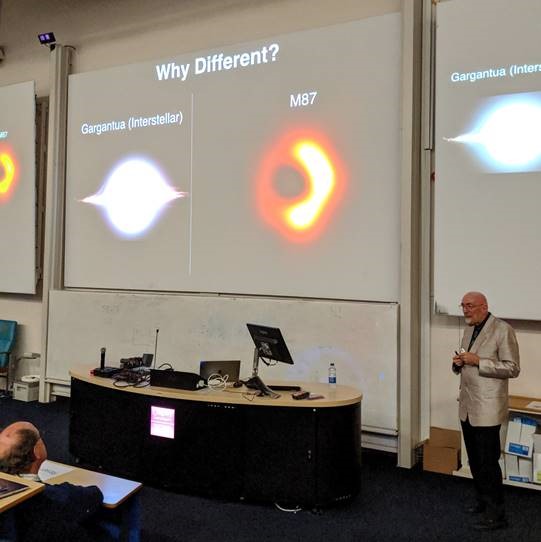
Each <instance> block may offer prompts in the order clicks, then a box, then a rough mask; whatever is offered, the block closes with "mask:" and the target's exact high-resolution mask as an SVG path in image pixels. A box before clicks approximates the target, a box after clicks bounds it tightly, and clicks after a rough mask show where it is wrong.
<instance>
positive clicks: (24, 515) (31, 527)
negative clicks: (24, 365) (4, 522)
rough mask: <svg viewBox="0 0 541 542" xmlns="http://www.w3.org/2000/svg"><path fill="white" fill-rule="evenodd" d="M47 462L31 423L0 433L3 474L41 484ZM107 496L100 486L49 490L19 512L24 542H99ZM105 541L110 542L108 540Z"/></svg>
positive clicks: (65, 486)
mask: <svg viewBox="0 0 541 542" xmlns="http://www.w3.org/2000/svg"><path fill="white" fill-rule="evenodd" d="M46 459H47V448H46V446H45V443H44V442H43V440H42V438H41V436H40V434H39V431H38V430H37V429H36V427H35V426H34V425H32V424H31V423H29V422H15V423H12V424H11V425H9V426H7V427H6V428H5V429H4V430H3V431H1V432H0V471H1V472H6V473H8V474H14V475H19V476H21V477H22V478H26V479H31V480H35V481H38V482H39V481H41V480H40V479H39V475H38V471H39V468H40V466H41V464H42V463H43V462H44V461H45V460H46ZM102 502H103V495H102V492H101V491H100V489H99V488H97V487H96V486H91V487H82V486H76V485H73V484H69V483H67V482H65V483H63V484H58V485H46V487H45V490H44V491H43V492H42V493H40V494H39V495H36V496H35V497H32V498H31V499H29V500H28V501H25V502H23V503H21V504H20V505H18V506H17V507H16V508H15V525H16V529H17V535H18V538H19V539H20V540H25V541H38V540H62V539H63V540H66V541H68V540H83V541H84V540H89V541H90V540H99V539H101V538H102V537H101V536H100V537H97V536H96V533H95V532H91V531H92V530H93V528H94V527H95V526H96V523H97V522H96V521H94V520H95V519H96V518H97V514H98V512H100V510H101V505H102ZM104 538H105V539H106V540H107V539H108V538H107V537H105V535H104Z"/></svg>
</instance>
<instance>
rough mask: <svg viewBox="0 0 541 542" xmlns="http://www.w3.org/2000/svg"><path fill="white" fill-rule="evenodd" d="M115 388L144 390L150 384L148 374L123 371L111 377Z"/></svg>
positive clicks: (128, 370) (129, 370)
mask: <svg viewBox="0 0 541 542" xmlns="http://www.w3.org/2000/svg"><path fill="white" fill-rule="evenodd" d="M112 378H113V386H114V387H115V388H129V387H133V388H145V387H146V386H148V385H149V384H150V373H148V372H141V371H133V370H131V369H124V370H122V371H120V372H118V373H116V374H115V375H113V377H112Z"/></svg>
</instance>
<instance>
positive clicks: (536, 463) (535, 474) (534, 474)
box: [532, 452, 541, 484]
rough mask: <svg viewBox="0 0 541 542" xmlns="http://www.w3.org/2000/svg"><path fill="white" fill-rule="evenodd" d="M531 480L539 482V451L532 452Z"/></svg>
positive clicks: (535, 482)
mask: <svg viewBox="0 0 541 542" xmlns="http://www.w3.org/2000/svg"><path fill="white" fill-rule="evenodd" d="M532 482H533V483H534V484H541V452H540V453H537V452H536V453H534V454H533V472H532Z"/></svg>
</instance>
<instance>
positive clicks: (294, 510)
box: [274, 502, 302, 514]
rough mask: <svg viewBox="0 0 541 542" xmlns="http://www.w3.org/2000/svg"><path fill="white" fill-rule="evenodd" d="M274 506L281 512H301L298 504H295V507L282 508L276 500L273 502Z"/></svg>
mask: <svg viewBox="0 0 541 542" xmlns="http://www.w3.org/2000/svg"><path fill="white" fill-rule="evenodd" d="M274 506H276V508H278V510H280V511H281V512H290V513H292V514H296V513H297V512H302V508H301V507H300V506H297V507H295V508H284V507H282V506H280V505H279V504H278V503H277V502H275V503H274Z"/></svg>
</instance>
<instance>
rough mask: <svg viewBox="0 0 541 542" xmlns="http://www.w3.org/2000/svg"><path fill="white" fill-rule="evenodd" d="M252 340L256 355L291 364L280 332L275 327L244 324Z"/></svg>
mask: <svg viewBox="0 0 541 542" xmlns="http://www.w3.org/2000/svg"><path fill="white" fill-rule="evenodd" d="M246 326H247V327H248V331H249V332H250V335H251V336H252V340H253V341H254V344H255V347H256V350H257V353H258V357H259V358H267V359H272V360H275V361H281V362H282V363H289V364H291V365H293V359H292V358H291V354H290V353H289V350H288V349H287V346H286V342H285V341H284V337H283V336H282V332H281V331H280V330H279V329H278V328H277V327H268V326H259V325H256V324H246Z"/></svg>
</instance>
